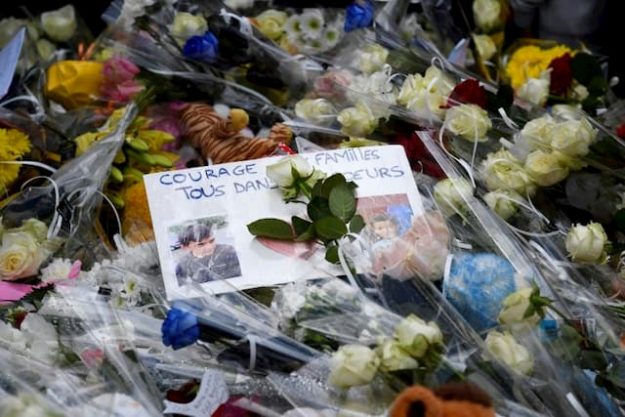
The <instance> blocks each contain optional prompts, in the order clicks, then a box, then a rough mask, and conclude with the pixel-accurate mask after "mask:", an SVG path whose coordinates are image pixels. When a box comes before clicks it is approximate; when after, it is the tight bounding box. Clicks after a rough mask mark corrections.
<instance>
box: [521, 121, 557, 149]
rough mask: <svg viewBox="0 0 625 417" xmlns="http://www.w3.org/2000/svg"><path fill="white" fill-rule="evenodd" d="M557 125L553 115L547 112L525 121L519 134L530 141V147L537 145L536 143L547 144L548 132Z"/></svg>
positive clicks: (534, 147)
mask: <svg viewBox="0 0 625 417" xmlns="http://www.w3.org/2000/svg"><path fill="white" fill-rule="evenodd" d="M557 125H558V124H557V123H556V121H555V120H554V119H553V117H551V116H549V115H548V114H547V115H545V116H542V117H538V118H536V119H533V120H530V121H529V122H527V123H526V124H525V126H523V129H522V130H521V135H523V137H525V138H526V139H527V140H528V141H529V142H530V144H531V148H532V149H536V148H537V147H539V146H537V145H542V146H549V142H550V140H551V139H550V136H549V135H550V132H551V130H553V129H554V128H555V127H556V126H557Z"/></svg>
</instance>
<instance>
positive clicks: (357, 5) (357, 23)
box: [343, 0, 373, 32]
mask: <svg viewBox="0 0 625 417" xmlns="http://www.w3.org/2000/svg"><path fill="white" fill-rule="evenodd" d="M372 23H373V3H372V2H371V1H370V0H365V1H355V2H354V3H352V4H350V5H349V6H347V10H346V14H345V26H344V27H343V29H344V30H345V32H351V31H352V30H355V29H360V28H366V27H368V26H371V24H372Z"/></svg>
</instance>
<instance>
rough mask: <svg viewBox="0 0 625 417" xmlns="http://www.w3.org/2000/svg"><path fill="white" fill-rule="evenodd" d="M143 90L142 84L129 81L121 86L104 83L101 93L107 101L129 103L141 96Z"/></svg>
mask: <svg viewBox="0 0 625 417" xmlns="http://www.w3.org/2000/svg"><path fill="white" fill-rule="evenodd" d="M141 90H143V85H142V84H140V83H139V82H138V81H135V80H128V81H124V82H123V83H120V84H114V83H104V84H103V85H102V89H101V93H102V95H104V98H105V99H107V100H112V101H117V102H127V101H130V100H131V99H132V98H133V97H134V96H136V95H137V94H139V93H140V92H141Z"/></svg>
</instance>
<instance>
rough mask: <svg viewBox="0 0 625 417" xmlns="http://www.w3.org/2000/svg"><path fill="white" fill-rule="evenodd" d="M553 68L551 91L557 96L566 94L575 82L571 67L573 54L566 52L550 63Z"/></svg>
mask: <svg viewBox="0 0 625 417" xmlns="http://www.w3.org/2000/svg"><path fill="white" fill-rule="evenodd" d="M549 68H551V84H550V85H549V91H550V92H551V93H552V94H554V95H556V96H564V95H566V92H567V91H568V90H569V88H570V87H571V84H573V70H572V68H571V55H570V54H568V53H567V54H564V55H562V56H561V57H560V58H556V59H554V60H553V61H551V64H549Z"/></svg>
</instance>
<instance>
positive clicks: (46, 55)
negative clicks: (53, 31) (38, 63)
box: [35, 39, 56, 61]
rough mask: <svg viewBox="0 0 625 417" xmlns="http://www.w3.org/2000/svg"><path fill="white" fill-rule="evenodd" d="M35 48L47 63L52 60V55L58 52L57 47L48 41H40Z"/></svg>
mask: <svg viewBox="0 0 625 417" xmlns="http://www.w3.org/2000/svg"><path fill="white" fill-rule="evenodd" d="M35 46H36V48H37V54H38V55H39V57H40V58H41V59H43V60H46V61H47V60H48V59H50V58H51V57H52V54H54V52H55V51H56V46H55V45H54V44H53V43H52V42H50V41H49V40H47V39H39V40H38V41H37V43H36V44H35Z"/></svg>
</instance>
